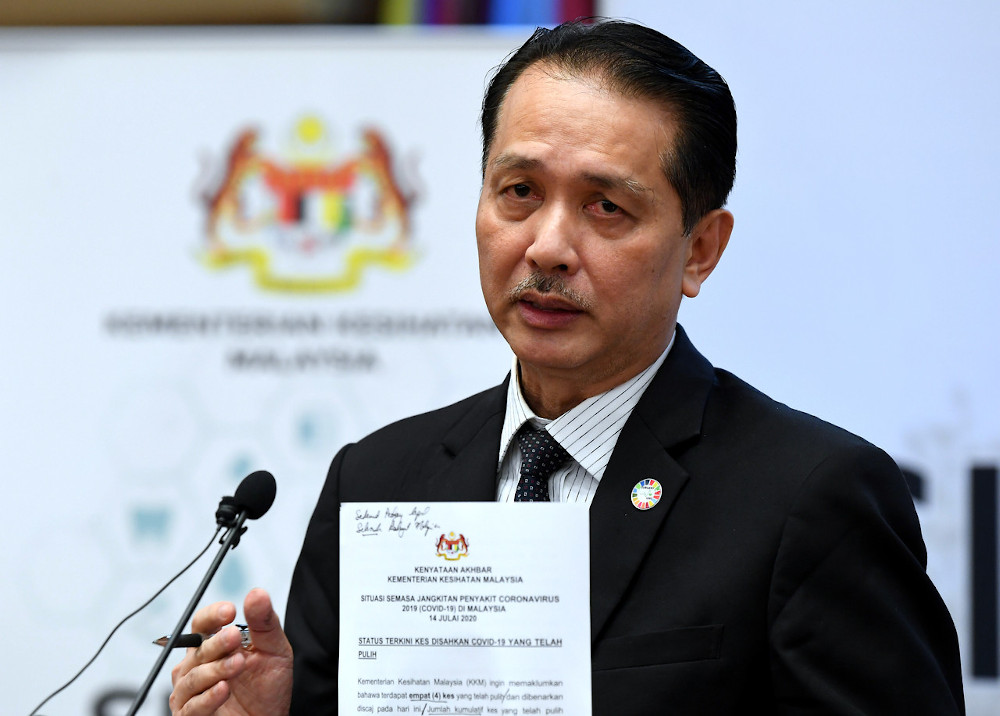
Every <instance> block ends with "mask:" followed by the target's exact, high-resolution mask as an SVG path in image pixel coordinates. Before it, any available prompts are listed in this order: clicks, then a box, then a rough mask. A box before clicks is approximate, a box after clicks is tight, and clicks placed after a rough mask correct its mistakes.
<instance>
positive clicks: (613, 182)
mask: <svg viewBox="0 0 1000 716" xmlns="http://www.w3.org/2000/svg"><path fill="white" fill-rule="evenodd" d="M490 164H491V165H492V166H493V168H494V169H518V170H524V171H531V170H534V169H538V168H540V167H542V166H543V164H542V161H541V160H539V159H532V158H530V157H525V156H523V155H520V154H507V153H503V154H498V155H497V156H496V158H495V159H494V160H493V161H492V162H490ZM580 178H581V179H582V180H583V181H585V182H587V183H588V184H594V185H596V186H599V187H601V188H602V189H617V190H620V191H624V192H626V193H628V194H631V195H632V196H634V197H636V198H642V199H646V198H649V195H650V194H651V193H652V191H653V190H652V189H650V188H649V187H648V186H646V185H645V184H643V183H642V182H639V181H636V180H635V179H632V178H631V177H624V176H619V175H617V174H596V173H594V172H583V173H582V174H581V175H580Z"/></svg>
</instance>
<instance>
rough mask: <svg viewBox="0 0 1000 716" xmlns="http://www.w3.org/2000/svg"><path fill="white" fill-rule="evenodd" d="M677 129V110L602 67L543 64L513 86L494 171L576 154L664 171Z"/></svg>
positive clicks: (632, 169) (501, 118)
mask: <svg viewBox="0 0 1000 716" xmlns="http://www.w3.org/2000/svg"><path fill="white" fill-rule="evenodd" d="M673 137H674V121H673V118H672V116H671V113H670V112H669V111H668V110H667V109H665V108H664V107H662V106H661V105H659V104H657V103H656V102H654V101H652V100H649V99H645V98H638V97H630V96H626V95H623V94H621V93H620V92H618V91H616V90H614V89H612V88H611V87H610V86H609V85H608V83H607V82H605V81H603V80H602V79H601V77H600V76H599V75H592V74H584V75H581V74H575V73H570V72H567V71H564V70H562V69H560V68H556V67H552V66H549V65H542V64H538V65H533V66H531V67H529V68H528V69H526V70H525V71H524V72H523V73H522V74H521V75H520V76H519V77H518V78H517V79H516V80H515V81H514V82H513V83H512V84H511V86H510V88H509V89H508V91H507V94H506V97H505V99H504V102H503V104H502V106H501V108H500V112H499V115H498V121H497V125H496V132H495V135H494V137H493V142H492V145H491V147H490V155H489V158H488V161H487V171H489V170H490V169H491V168H492V169H499V168H506V167H511V166H518V165H519V166H522V167H523V166H526V165H532V166H533V167H537V166H538V165H540V164H545V165H551V164H554V163H557V164H562V163H565V162H567V161H569V160H573V161H576V162H578V163H582V164H583V165H594V164H596V165H601V164H603V165H609V164H610V165H613V166H615V168H617V169H619V170H621V171H625V172H626V174H646V175H649V174H653V173H655V174H660V175H662V160H663V158H664V157H665V156H666V155H668V154H669V152H670V149H671V148H672V145H673Z"/></svg>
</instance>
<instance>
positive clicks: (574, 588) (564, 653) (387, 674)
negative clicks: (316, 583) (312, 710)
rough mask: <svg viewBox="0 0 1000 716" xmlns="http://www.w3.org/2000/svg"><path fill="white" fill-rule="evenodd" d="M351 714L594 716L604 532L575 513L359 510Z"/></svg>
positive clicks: (574, 509) (344, 692) (346, 555)
mask: <svg viewBox="0 0 1000 716" xmlns="http://www.w3.org/2000/svg"><path fill="white" fill-rule="evenodd" d="M339 684H340V688H339V709H340V713H342V714H357V713H369V714H383V713H385V714H483V715H487V714H498V715H500V714H505V715H509V716H513V715H514V714H516V715H517V716H521V715H522V714H539V716H544V715H545V714H572V715H573V716H590V713H591V697H590V527H589V521H588V512H587V507H586V506H585V505H577V504H566V503H514V504H498V503H495V502H425V503H385V502H382V503H372V502H366V503H345V504H343V505H342V506H341V514H340V674H339Z"/></svg>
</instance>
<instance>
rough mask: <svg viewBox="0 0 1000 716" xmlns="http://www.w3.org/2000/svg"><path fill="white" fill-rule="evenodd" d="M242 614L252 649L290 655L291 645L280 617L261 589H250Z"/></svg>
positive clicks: (266, 594)
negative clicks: (248, 630) (251, 642)
mask: <svg viewBox="0 0 1000 716" xmlns="http://www.w3.org/2000/svg"><path fill="white" fill-rule="evenodd" d="M243 616H244V617H246V620H247V626H248V627H250V637H251V638H252V639H253V645H254V649H255V650H258V651H263V652H266V653H268V654H276V655H291V653H292V647H291V645H290V644H289V643H288V639H287V638H286V637H285V632H284V631H283V630H282V628H281V619H279V618H278V614H277V612H275V611H274V607H273V606H271V597H270V596H269V595H268V593H267V592H265V591H264V590H263V589H252V590H250V593H249V594H247V596H246V599H245V600H244V601H243Z"/></svg>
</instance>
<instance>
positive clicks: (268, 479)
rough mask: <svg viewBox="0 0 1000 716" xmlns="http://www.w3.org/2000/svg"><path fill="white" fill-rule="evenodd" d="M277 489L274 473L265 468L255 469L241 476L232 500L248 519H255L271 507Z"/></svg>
mask: <svg viewBox="0 0 1000 716" xmlns="http://www.w3.org/2000/svg"><path fill="white" fill-rule="evenodd" d="M277 490H278V486H277V484H275V482H274V475H272V474H271V473H269V472H268V471H267V470H257V471H256V472H251V473H250V474H249V475H247V476H246V477H244V478H243V481H242V482H241V483H240V485H239V487H237V488H236V494H235V495H233V500H234V501H235V502H236V508H237V509H239V510H243V511H245V512H246V513H247V518H248V519H251V520H255V519H257V518H258V517H261V516H262V515H263V514H264V513H265V512H267V511H268V510H269V509H271V504H272V503H273V502H274V494H275V492H277Z"/></svg>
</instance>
